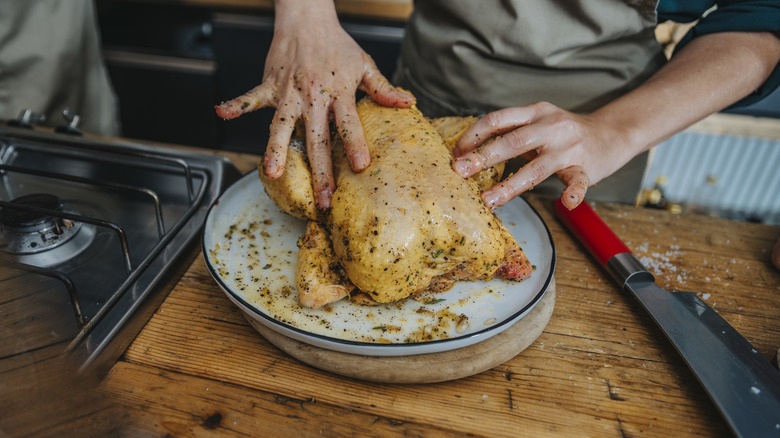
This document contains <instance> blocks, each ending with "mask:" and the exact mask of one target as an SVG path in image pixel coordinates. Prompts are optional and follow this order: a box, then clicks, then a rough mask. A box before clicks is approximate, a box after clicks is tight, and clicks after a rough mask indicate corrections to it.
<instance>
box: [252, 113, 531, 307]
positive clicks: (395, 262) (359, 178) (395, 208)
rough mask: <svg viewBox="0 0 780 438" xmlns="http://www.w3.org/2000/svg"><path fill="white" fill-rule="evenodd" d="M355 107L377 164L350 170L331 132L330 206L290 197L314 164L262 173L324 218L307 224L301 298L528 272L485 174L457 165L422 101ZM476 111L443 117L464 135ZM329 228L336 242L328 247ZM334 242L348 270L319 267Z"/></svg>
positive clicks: (392, 294)
mask: <svg viewBox="0 0 780 438" xmlns="http://www.w3.org/2000/svg"><path fill="white" fill-rule="evenodd" d="M357 110H358V115H359V117H360V121H361V123H362V125H363V129H364V132H365V135H366V141H367V143H368V146H369V150H370V152H371V164H370V165H369V166H368V168H366V169H365V170H363V171H362V172H360V173H355V172H354V171H352V169H351V168H350V165H349V163H348V161H347V159H346V155H345V153H344V148H343V144H342V143H341V142H340V140H339V138H338V136H334V139H333V142H332V143H333V150H334V171H335V173H336V191H335V192H334V194H333V199H332V202H331V208H330V210H329V211H327V212H325V213H322V212H319V213H317V212H315V213H312V210H310V209H309V205H310V200H311V198H305V197H300V196H297V197H296V198H295V199H296V200H295V201H291V199H290V197H291V196H292V193H298V192H299V190H292V189H291V188H290V187H287V185H288V184H291V183H292V182H294V181H295V182H296V185H297V184H298V183H300V181H310V180H311V175H310V173H309V174H308V175H306V173H307V172H308V168H305V167H304V166H298V165H294V166H292V167H288V168H286V170H285V175H287V178H288V181H290V183H277V182H276V181H278V180H273V181H270V180H269V181H270V182H271V183H270V184H269V183H268V181H267V180H266V179H265V178H264V177H261V178H263V183H264V184H265V189H266V192H268V193H269V196H270V197H271V199H272V200H273V201H274V202H275V203H276V204H277V206H279V207H280V208H281V209H283V210H284V211H287V212H288V213H290V214H293V215H295V216H297V217H306V218H308V219H311V220H315V221H318V222H321V223H322V225H323V227H322V231H317V232H316V233H314V231H312V230H310V228H311V224H310V225H309V226H307V232H306V236H305V237H304V241H308V242H309V246H308V247H306V246H301V251H300V252H299V261H298V270H297V272H296V278H297V280H296V284H297V287H298V289H299V297H300V299H301V303H302V304H303V305H305V306H308V307H319V306H321V305H323V304H327V302H328V301H329V298H328V296H330V295H329V294H330V292H333V294H331V295H332V299H331V300H332V301H335V300H337V299H340V298H341V297H342V296H344V295H346V294H347V291H348V290H350V289H351V288H352V287H353V285H354V287H357V289H359V290H360V291H361V292H363V293H365V294H366V295H368V296H369V297H370V298H371V299H372V300H373V301H375V302H379V303H389V302H394V301H397V300H400V299H403V298H406V297H409V296H411V295H414V294H418V293H420V292H422V291H440V290H446V289H449V288H450V287H451V286H452V284H453V283H454V282H455V281H458V280H489V279H491V278H493V277H494V276H496V275H497V274H498V275H499V276H502V277H505V278H513V279H518V280H520V279H523V278H526V277H527V276H528V275H530V270H531V264H530V262H529V261H528V259H527V258H526V257H525V254H524V253H523V252H522V249H521V248H520V247H519V245H517V243H516V242H515V240H514V238H512V236H511V234H510V233H509V231H508V230H507V229H506V228H505V227H504V225H503V224H502V223H501V222H500V220H499V219H498V218H497V217H496V216H495V215H494V214H493V213H492V212H490V210H489V209H488V208H487V206H486V205H485V204H484V203H483V202H482V200H481V198H480V187H479V185H478V183H477V182H476V181H475V180H472V179H463V178H461V177H460V176H458V175H457V174H456V173H455V172H454V171H452V168H451V161H452V154H451V148H448V146H447V144H446V143H445V139H444V138H443V137H442V135H441V134H440V133H439V131H437V129H436V128H435V127H434V125H433V124H431V121H429V120H428V119H427V118H425V117H424V116H423V115H422V113H420V111H419V110H418V109H417V108H415V107H413V108H409V109H396V108H386V107H382V106H380V105H378V104H376V103H375V102H373V101H372V100H370V99H368V98H366V99H364V100H362V101H361V102H360V103H359V104H358V108H357ZM475 120H476V119H473V120H464V119H460V121H458V120H455V119H453V120H448V121H447V122H446V123H439V129H441V130H442V131H443V132H445V134H446V133H449V135H448V137H447V138H450V137H453V136H455V139H457V136H459V135H460V133H462V132H463V130H465V129H466V128H467V127H468V126H469V125H470V124H471V123H473V121H475ZM453 143H454V141H453ZM298 155H299V152H298V151H294V150H292V149H291V150H290V153H289V154H288V161H287V162H288V164H289V163H291V160H292V161H294V162H298V161H299V160H301V159H302V158H301V157H300V156H298ZM487 171H488V174H487V176H486V177H484V178H485V181H487V182H485V183H484V184H488V186H489V184H490V181H493V184H494V183H495V181H497V177H496V176H495V174H496V173H497V174H498V175H500V170H496V169H487ZM490 172H492V173H493V174H492V176H491V175H490V174H489V173H490ZM261 173H262V172H261ZM288 173H289V175H288ZM306 178H308V180H307V179H306ZM325 230H327V234H329V235H330V245H327V246H326V247H322V246H321V245H323V240H322V239H323V233H324V231H325ZM311 236H316V245H319V246H315V244H314V242H315V240H312V239H313V237H311ZM306 239H308V240H306ZM312 248H315V249H314V251H316V252H317V254H314V253H313V252H312ZM323 248H324V249H323ZM331 250H332V254H333V255H334V256H335V261H336V262H337V264H339V265H340V266H341V268H343V272H344V274H345V277H346V278H343V277H344V276H339V275H336V274H329V273H327V272H323V271H322V270H321V269H320V268H316V269H315V270H312V269H313V267H323V266H330V267H333V264H334V263H333V259H332V258H329V259H328V260H324V259H322V257H325V256H324V255H325V254H331V253H330V251H331ZM328 257H330V256H328ZM312 279H315V280H316V281H314V282H312ZM313 285H315V286H316V288H318V290H322V291H327V293H323V294H322V299H320V298H319V297H315V295H316V294H313V293H312V290H313V289H312V286H313Z"/></svg>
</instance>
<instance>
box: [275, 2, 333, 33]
mask: <svg viewBox="0 0 780 438" xmlns="http://www.w3.org/2000/svg"><path fill="white" fill-rule="evenodd" d="M274 20H275V26H274V30H275V31H277V32H278V31H290V30H293V31H299V30H301V29H302V27H301V26H302V25H303V24H304V23H306V24H315V26H314V27H309V26H307V27H305V29H306V31H307V32H316V31H317V30H318V28H319V27H320V26H324V25H334V24H335V25H338V24H339V21H338V16H337V15H336V7H335V5H334V3H333V0H274Z"/></svg>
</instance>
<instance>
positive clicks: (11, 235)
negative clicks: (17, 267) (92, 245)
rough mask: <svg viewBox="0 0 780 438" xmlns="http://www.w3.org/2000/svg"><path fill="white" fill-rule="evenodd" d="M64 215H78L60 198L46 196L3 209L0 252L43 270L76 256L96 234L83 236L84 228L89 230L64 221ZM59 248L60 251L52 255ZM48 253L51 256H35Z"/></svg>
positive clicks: (27, 197)
mask: <svg viewBox="0 0 780 438" xmlns="http://www.w3.org/2000/svg"><path fill="white" fill-rule="evenodd" d="M64 213H67V214H78V213H76V212H73V211H68V210H66V209H65V208H64V203H63V201H62V200H61V199H60V198H58V197H57V196H54V195H50V194H45V193H35V194H30V195H25V196H21V197H19V198H16V199H14V200H13V201H11V202H10V203H7V204H6V205H5V206H3V207H0V251H3V252H5V253H8V254H11V255H14V256H18V257H24V258H26V259H30V260H28V261H27V262H28V263H30V264H33V265H36V266H43V267H45V266H51V265H53V264H56V263H57V262H60V261H64V260H66V259H68V258H69V257H72V256H75V255H76V254H78V253H79V252H81V251H82V250H83V249H84V248H85V247H86V245H88V244H89V242H91V240H92V237H94V235H95V233H94V230H92V232H83V233H81V232H80V231H81V230H82V228H89V227H84V226H83V225H85V224H82V223H81V222H77V221H71V220H69V219H66V218H63V217H61V216H60V215H61V214H64ZM79 235H81V236H80V237H79V238H77V239H74V238H75V237H77V236H79ZM69 242H70V243H69ZM66 243H67V245H66ZM56 248H60V249H58V250H57V251H56V252H53V253H52V252H51V251H52V250H54V249H56ZM47 253H48V254H50V255H47V256H36V255H37V254H47ZM53 256H56V257H53ZM36 258H37V259H38V261H37V262H36V260H35V259H36Z"/></svg>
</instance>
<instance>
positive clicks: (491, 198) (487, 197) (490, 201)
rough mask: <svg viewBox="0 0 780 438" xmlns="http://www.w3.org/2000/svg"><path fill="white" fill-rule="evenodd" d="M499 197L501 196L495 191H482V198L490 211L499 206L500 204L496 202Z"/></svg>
mask: <svg viewBox="0 0 780 438" xmlns="http://www.w3.org/2000/svg"><path fill="white" fill-rule="evenodd" d="M500 198H501V196H499V195H498V194H497V193H493V192H491V191H487V192H484V193H482V200H483V201H484V202H485V205H487V206H488V208H489V209H490V211H493V210H495V209H497V208H498V207H500V206H501V205H499V204H498V203H499V201H500Z"/></svg>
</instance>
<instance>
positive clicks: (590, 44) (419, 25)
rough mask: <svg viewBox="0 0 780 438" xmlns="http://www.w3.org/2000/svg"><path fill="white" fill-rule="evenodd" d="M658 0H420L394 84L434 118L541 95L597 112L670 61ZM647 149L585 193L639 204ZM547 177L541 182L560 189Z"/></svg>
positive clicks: (576, 108)
mask: <svg viewBox="0 0 780 438" xmlns="http://www.w3.org/2000/svg"><path fill="white" fill-rule="evenodd" d="M656 5H657V0H645V1H642V0H635V1H630V0H629V1H623V0H580V1H573V0H545V1H535V0H505V1H500V2H499V1H490V2H483V1H476V0H419V1H416V2H415V10H414V13H413V14H412V16H411V17H410V19H409V23H408V25H407V30H406V36H405V38H404V42H403V46H402V52H401V58H400V60H399V68H398V69H397V72H396V76H395V78H394V82H395V83H397V84H398V85H400V86H402V87H405V88H408V89H409V90H411V91H412V92H413V93H414V94H415V96H417V99H418V105H419V107H420V109H422V110H423V112H424V113H425V114H427V115H429V116H432V117H435V116H444V115H480V114H484V113H486V112H490V111H494V110H496V109H500V108H506V107H513V106H521V105H525V104H529V103H533V102H537V101H547V102H551V103H553V104H555V105H557V106H559V107H561V108H564V109H567V110H570V111H574V112H588V111H592V110H594V109H596V108H598V107H600V106H602V105H604V104H605V103H607V102H609V101H611V100H613V99H615V98H616V97H618V96H620V95H622V94H624V93H626V92H627V91H628V90H631V89H632V88H634V87H636V86H637V85H638V84H640V83H642V82H643V81H645V80H646V79H647V78H648V77H649V76H650V75H652V74H653V73H654V72H655V71H656V70H658V68H660V67H661V66H662V65H663V63H664V62H665V58H664V56H663V51H662V48H661V47H660V45H659V44H658V43H657V42H656V40H655V36H654V29H655V25H656V15H655V8H656ZM647 159H648V158H647V154H642V155H640V156H638V157H637V158H635V159H634V160H632V161H631V162H630V163H628V164H627V165H626V166H624V167H623V168H622V169H621V170H620V171H618V172H617V173H616V174H614V175H612V176H611V177H609V178H607V179H605V180H604V181H602V182H601V183H599V184H598V185H597V186H595V187H592V188H591V189H590V190H589V192H588V199H591V200H606V201H613V202H624V203H630V204H633V203H634V202H635V200H636V196H637V194H638V193H639V190H640V189H641V184H642V180H643V178H644V172H645V170H646V167H647ZM562 188H563V185H562V184H561V183H560V182H559V181H557V178H550V180H548V181H547V182H545V184H544V185H542V186H540V187H538V188H537V189H536V190H544V191H550V192H553V193H558V194H559V193H560V190H561V189H562Z"/></svg>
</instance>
